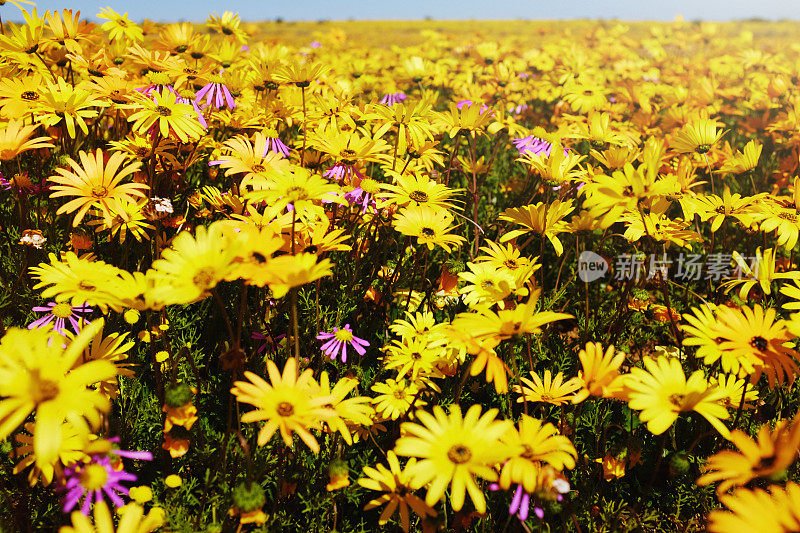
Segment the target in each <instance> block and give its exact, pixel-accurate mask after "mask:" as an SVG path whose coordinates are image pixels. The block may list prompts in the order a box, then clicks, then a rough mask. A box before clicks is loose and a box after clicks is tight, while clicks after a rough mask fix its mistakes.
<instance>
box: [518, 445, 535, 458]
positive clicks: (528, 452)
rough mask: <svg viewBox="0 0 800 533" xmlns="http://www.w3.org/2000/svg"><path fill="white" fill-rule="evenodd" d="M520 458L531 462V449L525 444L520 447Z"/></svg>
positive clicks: (532, 455)
mask: <svg viewBox="0 0 800 533" xmlns="http://www.w3.org/2000/svg"><path fill="white" fill-rule="evenodd" d="M520 457H523V458H525V459H529V460H532V459H533V457H534V453H533V448H531V447H530V446H528V445H527V444H523V445H522V453H521V454H520Z"/></svg>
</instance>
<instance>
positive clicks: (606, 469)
mask: <svg viewBox="0 0 800 533" xmlns="http://www.w3.org/2000/svg"><path fill="white" fill-rule="evenodd" d="M594 462H595V463H600V464H601V465H603V479H604V480H605V481H611V480H612V479H614V478H621V477H622V476H624V475H625V461H621V460H619V459H617V458H616V457H614V456H612V455H611V454H608V453H607V454H606V456H605V457H603V458H602V459H601V458H597V459H595V460H594Z"/></svg>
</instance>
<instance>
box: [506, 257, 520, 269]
mask: <svg viewBox="0 0 800 533" xmlns="http://www.w3.org/2000/svg"><path fill="white" fill-rule="evenodd" d="M503 266H504V267H506V268H507V269H509V270H516V269H517V267H518V266H519V263H517V262H516V261H515V260H514V259H506V260H505V261H503Z"/></svg>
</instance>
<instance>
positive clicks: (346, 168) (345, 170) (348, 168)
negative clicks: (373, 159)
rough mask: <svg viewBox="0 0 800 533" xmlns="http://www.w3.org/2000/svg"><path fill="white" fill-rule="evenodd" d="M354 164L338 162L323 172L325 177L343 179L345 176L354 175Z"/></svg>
mask: <svg viewBox="0 0 800 533" xmlns="http://www.w3.org/2000/svg"><path fill="white" fill-rule="evenodd" d="M353 172H355V171H354V170H353V166H352V165H345V164H342V163H336V164H335V165H333V166H332V167H331V168H329V169H328V170H326V171H325V173H324V174H322V175H323V176H324V177H326V178H328V179H335V180H337V181H338V180H343V179H344V178H349V177H350V176H352V175H353Z"/></svg>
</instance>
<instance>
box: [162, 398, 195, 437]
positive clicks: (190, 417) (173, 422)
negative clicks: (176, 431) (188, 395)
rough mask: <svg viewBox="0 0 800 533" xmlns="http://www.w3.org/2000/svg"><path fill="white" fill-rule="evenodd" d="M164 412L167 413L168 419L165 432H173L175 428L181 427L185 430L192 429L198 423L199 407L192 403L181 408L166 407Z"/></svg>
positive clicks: (163, 409)
mask: <svg viewBox="0 0 800 533" xmlns="http://www.w3.org/2000/svg"><path fill="white" fill-rule="evenodd" d="M161 410H162V411H164V412H165V413H167V419H166V421H165V422H164V431H166V432H169V431H172V427H173V426H181V427H183V428H184V429H187V430H188V429H192V426H193V425H194V423H195V422H197V407H195V406H194V405H192V404H191V403H187V404H186V405H181V406H180V407H168V406H167V405H164V406H163V407H162V408H161Z"/></svg>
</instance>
